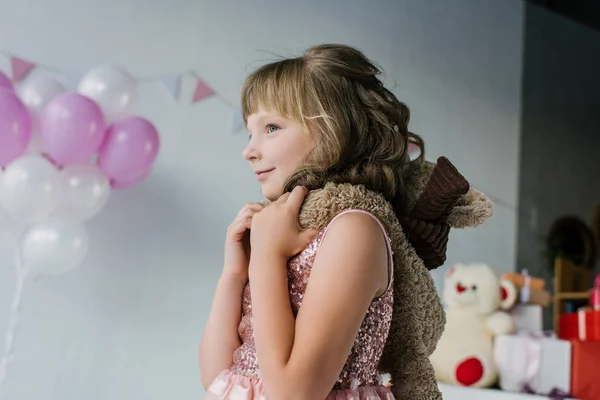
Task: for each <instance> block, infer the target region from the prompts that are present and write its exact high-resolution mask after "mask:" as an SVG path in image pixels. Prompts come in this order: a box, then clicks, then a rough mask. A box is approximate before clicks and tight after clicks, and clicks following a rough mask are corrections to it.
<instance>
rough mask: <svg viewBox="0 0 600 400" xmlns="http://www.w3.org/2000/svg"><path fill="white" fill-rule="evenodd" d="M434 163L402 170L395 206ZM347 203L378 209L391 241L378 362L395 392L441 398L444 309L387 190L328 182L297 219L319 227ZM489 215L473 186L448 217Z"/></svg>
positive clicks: (463, 219) (417, 189)
mask: <svg viewBox="0 0 600 400" xmlns="http://www.w3.org/2000/svg"><path fill="white" fill-rule="evenodd" d="M445 162H447V163H449V161H447V160H445ZM434 167H435V164H432V163H430V162H426V161H422V160H414V161H412V162H410V163H409V164H408V165H407V167H406V168H405V170H404V174H403V175H404V176H403V178H404V179H403V188H402V192H403V193H402V194H403V204H401V207H400V208H401V209H400V210H397V211H400V212H401V213H406V214H409V213H410V212H411V210H412V209H413V208H414V206H415V204H417V203H418V201H419V199H420V198H421V195H422V194H423V192H424V191H425V188H426V187H427V184H428V182H429V178H430V177H431V176H432V172H433V170H434ZM452 168H453V166H452ZM265 204H267V202H265ZM345 209H360V210H365V211H368V212H370V213H372V214H373V215H375V216H376V217H377V218H378V219H379V220H380V221H381V222H382V223H383V224H384V226H385V228H386V230H387V232H388V234H389V236H390V239H391V242H392V250H393V253H394V286H393V288H394V311H393V316H392V324H391V327H390V333H389V337H388V341H387V343H386V346H385V349H384V353H383V356H382V359H381V363H380V368H381V370H382V372H389V373H390V374H391V375H392V392H393V393H394V396H395V397H396V398H397V399H399V400H400V399H411V400H437V399H441V398H442V396H441V393H440V392H439V390H438V386H437V382H436V379H435V373H434V370H433V367H432V366H431V363H430V362H429V356H430V355H431V354H432V353H433V351H434V350H435V347H436V345H437V342H438V340H439V338H440V336H441V334H442V331H443V329H444V325H445V322H446V319H445V318H446V317H445V313H444V310H443V308H442V304H441V301H440V298H439V296H438V294H437V291H436V289H435V286H434V283H433V279H432V278H431V275H430V272H429V270H428V269H427V268H426V266H425V265H424V263H423V260H422V259H421V258H420V257H419V255H418V254H417V253H416V251H415V248H414V247H413V246H412V245H411V243H410V242H409V240H408V239H407V236H406V235H405V232H404V230H403V228H402V226H401V224H400V222H399V219H398V216H397V214H396V211H395V210H394V207H393V206H392V204H391V203H390V202H388V201H387V200H386V199H385V198H384V197H383V195H381V194H379V193H376V192H373V191H370V190H368V189H366V188H365V187H364V186H362V185H351V184H334V183H327V184H326V185H325V186H324V187H323V188H322V189H316V190H313V191H311V192H310V193H309V194H308V196H307V197H306V199H305V201H304V204H303V205H302V208H301V210H300V216H299V222H300V225H301V226H302V227H303V228H313V229H317V230H320V229H322V228H324V227H325V226H326V225H327V224H328V223H329V222H330V221H331V220H332V219H333V217H335V216H336V215H337V214H338V213H340V212H341V211H343V210H345ZM490 215H491V202H490V201H489V200H488V199H487V198H486V197H485V196H484V195H483V194H482V193H481V192H479V191H477V190H476V189H474V188H470V189H469V190H468V192H467V193H466V194H464V195H462V196H461V197H460V198H459V199H458V201H457V202H456V205H455V206H454V207H453V209H452V210H451V211H450V213H449V214H447V217H445V220H444V223H447V224H448V225H450V226H452V227H460V228H462V227H467V226H477V225H479V224H481V223H483V222H484V221H485V219H487V218H488V217H489V216H490Z"/></svg>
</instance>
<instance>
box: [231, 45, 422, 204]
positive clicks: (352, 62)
mask: <svg viewBox="0 0 600 400" xmlns="http://www.w3.org/2000/svg"><path fill="white" fill-rule="evenodd" d="M381 73H382V70H381V68H379V67H378V66H376V65H375V64H374V63H373V62H372V61H370V60H369V59H368V58H367V57H366V56H365V55H364V54H363V53H362V52H360V51H359V50H357V49H355V48H352V47H350V46H346V45H339V44H324V45H319V46H315V47H311V48H309V49H308V50H306V51H305V52H304V54H303V55H302V56H300V57H296V58H288V59H283V60H279V61H276V62H272V63H269V64H266V65H264V66H262V67H260V68H259V69H257V70H256V71H254V72H253V73H252V74H251V75H250V76H249V77H248V78H247V79H246V81H245V83H244V85H243V87H242V95H241V103H242V113H243V117H244V121H245V122H246V123H247V118H248V116H249V115H251V114H253V113H255V112H257V111H258V109H259V108H263V109H266V110H270V111H276V112H278V113H279V114H280V115H281V116H283V117H285V118H289V119H291V120H293V121H295V122H296V123H298V124H300V125H301V126H302V127H303V128H304V130H305V131H306V132H307V133H308V134H310V135H314V138H315V143H316V144H315V146H314V149H313V150H312V152H311V153H310V154H309V155H308V157H307V159H306V162H305V163H304V165H302V166H301V167H300V168H299V169H298V170H297V171H295V173H294V174H292V175H291V176H290V177H289V178H288V180H287V182H286V184H285V187H284V193H285V192H288V191H291V190H292V189H293V188H294V187H295V186H298V185H303V186H306V187H308V188H309V189H317V188H320V187H323V185H324V184H325V183H326V182H334V183H351V184H355V185H364V186H365V187H367V188H368V189H371V190H373V191H376V192H379V193H382V194H383V195H384V196H385V197H386V198H387V199H390V200H391V199H393V198H394V197H395V196H396V195H397V194H398V192H399V191H400V190H401V186H402V179H401V171H402V168H403V166H404V165H405V163H406V162H407V161H408V155H407V153H408V145H409V143H413V144H415V145H416V146H418V147H419V149H420V150H421V153H420V156H419V157H421V158H422V157H424V146H423V141H422V139H421V138H420V137H419V136H418V135H415V134H414V133H411V132H409V130H408V122H409V118H410V112H409V109H408V107H407V106H406V105H405V104H404V103H402V102H401V101H399V100H398V99H397V98H396V96H395V95H394V94H393V93H392V92H391V91H389V90H388V89H386V88H385V87H384V85H383V83H382V81H381V80H380V79H379V76H380V75H381Z"/></svg>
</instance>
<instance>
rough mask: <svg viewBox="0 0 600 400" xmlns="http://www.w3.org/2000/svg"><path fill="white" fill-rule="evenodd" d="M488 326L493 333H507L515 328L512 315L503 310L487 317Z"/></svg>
mask: <svg viewBox="0 0 600 400" xmlns="http://www.w3.org/2000/svg"><path fill="white" fill-rule="evenodd" d="M485 322H486V327H487V328H488V330H489V331H490V333H491V334H492V335H494V336H495V335H507V334H509V333H512V332H513V331H514V330H515V324H514V322H513V319H512V317H511V316H510V315H509V314H508V313H506V312H503V311H496V312H494V313H492V314H491V315H490V316H489V317H487V319H486V321H485Z"/></svg>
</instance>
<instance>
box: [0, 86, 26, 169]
mask: <svg viewBox="0 0 600 400" xmlns="http://www.w3.org/2000/svg"><path fill="white" fill-rule="evenodd" d="M29 140H31V117H30V116H29V111H28V110H27V107H25V105H24V104H23V103H22V102H21V100H19V98H18V97H17V96H16V95H15V94H14V92H9V91H8V90H0V166H6V165H8V164H9V163H10V162H11V161H13V160H14V159H16V158H18V157H20V156H21V155H22V154H23V153H24V152H25V150H27V146H28V145H29Z"/></svg>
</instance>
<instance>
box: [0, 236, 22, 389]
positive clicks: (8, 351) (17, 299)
mask: <svg viewBox="0 0 600 400" xmlns="http://www.w3.org/2000/svg"><path fill="white" fill-rule="evenodd" d="M15 266H16V288H15V294H14V296H13V300H12V305H11V308H10V311H9V315H8V328H7V330H6V339H5V342H4V355H3V356H2V359H0V395H4V394H6V393H5V392H4V391H5V389H4V383H5V382H6V376H7V372H8V366H9V364H10V363H11V362H12V360H13V358H14V334H15V330H16V328H17V324H18V322H19V312H20V310H21V299H22V294H23V286H24V284H25V280H26V278H27V271H26V269H25V267H24V265H23V260H22V258H21V254H20V251H19V246H18V245H17V246H16V250H15Z"/></svg>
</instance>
